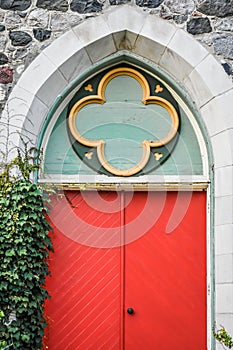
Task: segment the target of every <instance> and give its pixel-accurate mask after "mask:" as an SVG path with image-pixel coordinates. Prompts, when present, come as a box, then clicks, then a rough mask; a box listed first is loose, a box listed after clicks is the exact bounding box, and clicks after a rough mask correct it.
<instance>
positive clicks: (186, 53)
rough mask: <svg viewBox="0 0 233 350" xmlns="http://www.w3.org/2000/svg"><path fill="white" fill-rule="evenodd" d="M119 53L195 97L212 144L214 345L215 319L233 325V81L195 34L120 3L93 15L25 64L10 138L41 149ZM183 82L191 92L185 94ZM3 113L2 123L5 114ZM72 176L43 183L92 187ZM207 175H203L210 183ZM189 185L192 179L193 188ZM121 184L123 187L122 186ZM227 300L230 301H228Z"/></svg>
mask: <svg viewBox="0 0 233 350" xmlns="http://www.w3.org/2000/svg"><path fill="white" fill-rule="evenodd" d="M97 28H98V30H97ZM87 34H88V35H87ZM181 43H182V45H180V44H181ZM63 47H66V50H63V49H62V48H63ZM119 56H120V57H127V60H128V59H129V61H130V62H131V61H132V60H136V61H137V63H136V65H139V66H140V65H141V62H143V64H145V65H147V68H148V69H149V70H150V67H151V68H153V69H155V70H156V71H159V73H160V74H161V75H162V77H163V79H164V81H165V82H169V86H172V87H173V89H174V91H176V97H177V98H180V96H182V98H181V100H183V101H185V102H186V103H188V104H189V103H190V101H193V102H194V105H192V104H190V105H189V107H190V108H191V112H192V113H191V114H193V115H195V118H194V119H196V121H198V124H199V127H201V134H202V135H204V136H205V140H204V141H201V142H200V143H199V144H202V143H203V144H205V145H206V147H207V148H208V157H202V159H203V160H204V163H205V159H207V158H208V159H209V165H208V164H206V166H205V169H206V174H210V177H209V176H207V178H208V181H210V186H211V187H210V186H209V187H208V190H207V193H208V195H209V196H207V200H208V201H209V199H211V200H210V202H209V203H208V205H207V208H209V209H208V210H209V211H210V216H209V218H208V222H207V228H208V229H207V235H208V237H207V242H208V247H209V248H207V272H208V273H207V279H208V283H207V286H208V293H207V294H208V298H207V301H208V300H209V302H208V303H207V304H208V312H207V314H208V315H209V317H208V322H207V328H208V329H207V334H208V347H209V348H211V329H212V325H213V321H214V320H215V319H216V320H217V323H223V322H224V324H227V322H228V324H229V327H230V326H231V321H230V320H231V317H232V316H231V315H232V303H231V296H232V282H231V280H230V279H229V275H228V273H226V271H225V261H226V260H228V259H231V255H232V251H231V250H230V247H231V245H232V235H231V231H232V211H231V210H230V209H229V210H224V211H223V210H222V208H223V207H224V208H227V209H228V208H232V138H231V137H230V133H231V128H232V120H231V118H228V116H229V110H230V109H231V104H232V102H231V101H232V82H231V80H230V79H229V78H227V76H226V75H225V73H224V71H223V70H222V67H221V65H220V64H218V62H217V61H216V60H215V58H214V57H213V56H212V55H211V54H210V53H209V52H208V51H206V50H205V49H204V47H203V46H201V44H200V43H199V42H197V41H196V40H195V39H194V37H192V36H189V35H188V34H187V33H185V32H184V31H183V30H182V29H180V28H178V27H176V26H174V25H172V24H171V23H168V22H166V21H164V20H162V19H161V18H158V17H156V16H154V17H152V16H150V15H149V16H147V15H146V14H145V13H144V12H143V11H141V10H140V9H135V8H133V7H132V6H128V5H123V6H121V7H119V8H114V9H112V10H111V11H110V12H109V13H104V14H101V15H100V16H98V19H96V18H95V19H93V18H90V19H88V20H86V21H84V22H82V23H81V24H80V25H78V26H77V27H76V28H73V29H72V30H70V31H69V32H67V33H66V34H65V35H63V36H61V37H60V38H58V39H57V40H55V42H54V43H52V44H51V45H50V46H49V47H47V48H45V49H44V50H43V52H42V53H41V54H40V55H38V57H37V58H36V59H35V60H34V61H33V62H32V63H31V64H30V66H29V67H28V68H27V69H26V71H25V72H24V73H23V75H22V77H21V78H20V79H19V81H18V83H17V85H16V86H15V88H14V89H13V91H12V93H11V96H10V98H9V111H10V114H11V115H10V117H11V118H10V120H11V122H10V125H9V126H10V135H11V136H12V135H13V136H12V138H11V136H10V140H9V141H10V142H11V143H12V144H13V145H16V146H20V137H19V136H20V135H21V136H23V137H24V136H26V137H28V138H29V139H30V140H31V142H32V145H34V146H35V145H37V146H38V145H39V146H40V145H41V140H42V138H43V139H44V140H45V139H46V135H47V134H48V135H50V133H51V129H52V128H53V126H52V124H50V130H49V128H48V121H50V119H51V118H53V120H54V122H55V121H56V120H57V117H58V116H59V115H60V113H61V111H62V110H63V109H64V106H66V104H67V102H68V101H70V99H71V98H72V97H73V94H75V89H76V87H78V86H79V84H81V82H82V81H83V80H85V79H86V77H88V76H89V74H90V71H92V72H93V69H94V70H95V68H97V70H98V69H99V68H101V69H102V68H103V67H104V66H105V64H106V62H110V61H111V60H112V62H114V60H115V58H116V57H119ZM138 61H139V62H140V64H138ZM99 65H100V66H101V67H100V66H99ZM41 67H43V69H41ZM32 76H33V77H34V79H33V80H32ZM167 77H169V79H167ZM171 77H173V79H172V78H171ZM181 87H182V89H184V90H183V91H185V93H182V89H181ZM177 92H180V94H179V93H178V94H177ZM54 101H55V102H54ZM2 118H3V121H4V114H3V116H2ZM194 129H195V130H196V131H197V134H199V131H198V129H199V128H195V126H194ZM44 132H45V135H44ZM47 140H48V138H47ZM199 141H200V140H199ZM43 145H44V146H45V145H46V143H45V144H43ZM219 145H221V147H219ZM223 150H224V152H223ZM213 171H214V173H215V178H214V177H213ZM74 175H75V174H73V175H72V176H73V177H70V175H69V174H66V176H65V177H64V176H63V177H62V176H60V175H59V174H58V173H57V174H53V176H52V177H48V178H44V179H42V178H41V179H40V181H41V182H43V181H44V182H46V181H47V182H48V181H49V179H51V182H54V183H58V182H60V183H62V184H63V185H65V186H64V187H67V185H68V184H72V183H74V182H75V183H76V184H77V183H80V184H81V187H82V186H84V187H86V182H87V183H88V184H89V185H90V188H91V186H92V184H93V183H92V182H91V181H90V178H89V177H88V176H87V175H85V176H84V177H83V176H82V175H78V176H76V177H75V176H74ZM207 178H206V176H204V178H202V180H203V182H204V183H206V179H207ZM74 179H75V180H74ZM182 179H183V183H185V178H184V177H180V178H179V182H180V181H181V180H182ZM164 180H165V179H164V177H163V178H162V182H163V185H161V183H160V185H159V186H158V187H159V188H160V189H161V188H165V187H166V186H165V187H164V183H166V182H167V183H169V181H164ZM167 180H168V179H167ZM170 180H172V178H170ZM196 180H197V179H196V178H195V176H192V183H193V184H194V185H195V186H196V188H198V186H199V184H200V182H198V181H197V182H196ZM199 180H200V181H201V178H199ZM208 181H207V182H208ZM125 182H126V185H127V186H130V187H131V188H132V186H134V182H135V180H133V179H130V184H129V183H128V182H127V181H125ZM171 182H172V181H171ZM181 182H182V181H181ZM94 183H98V186H99V187H101V188H102V187H104V188H105V189H107V188H109V183H107V184H106V183H104V184H102V182H101V178H99V177H98V176H96V177H95V182H94ZM116 183H117V182H116ZM131 184H132V185H131ZM189 184H190V182H189V181H188V188H190V186H189ZM172 185H173V186H174V187H176V186H177V182H176V181H174V182H173V183H172ZM117 186H121V185H119V183H117ZM127 186H126V187H127ZM142 187H143V186H142ZM214 232H215V234H216V241H215V240H214ZM214 242H215V243H216V252H214ZM223 242H224V244H222V243H223ZM211 256H212V257H213V259H211ZM214 261H215V264H216V270H217V271H218V273H217V274H216V273H215V271H214V263H213V262H214ZM213 279H214V280H213ZM211 281H212V283H211ZM215 291H216V311H215V306H214V297H215ZM225 300H230V302H228V303H227V304H226V303H225ZM211 315H212V321H211ZM212 346H214V344H212Z"/></svg>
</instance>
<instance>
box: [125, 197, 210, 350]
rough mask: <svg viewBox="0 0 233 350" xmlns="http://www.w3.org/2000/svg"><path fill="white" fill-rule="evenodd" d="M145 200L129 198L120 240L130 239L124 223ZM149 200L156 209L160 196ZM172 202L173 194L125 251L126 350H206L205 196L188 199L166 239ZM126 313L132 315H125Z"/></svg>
mask: <svg viewBox="0 0 233 350" xmlns="http://www.w3.org/2000/svg"><path fill="white" fill-rule="evenodd" d="M145 196H146V194H145V193H140V192H138V193H135V194H134V199H133V201H132V202H131V204H130V205H129V206H127V207H126V212H125V218H126V232H125V235H126V239H127V235H128V234H130V235H132V233H130V232H129V230H130V226H129V225H127V223H129V222H130V221H131V220H132V219H133V218H134V217H135V211H138V212H140V211H143V208H144V206H145ZM153 196H154V207H156V206H158V205H159V201H163V199H164V198H163V194H161V193H154V194H153ZM182 196H183V197H184V202H187V201H185V196H186V194H185V193H183V194H182ZM175 202H176V193H172V192H168V193H167V195H166V204H165V205H164V209H163V211H162V214H161V215H160V217H159V220H158V221H157V222H156V223H155V224H154V225H153V226H152V228H151V229H150V230H149V231H148V232H147V233H145V234H144V235H143V236H142V237H141V238H139V239H138V240H136V241H135V242H133V243H131V244H128V245H126V246H125V281H126V282H125V349H126V350H132V349H134V350H141V349H143V348H144V349H147V350H153V349H157V348H158V349H159V350H167V349H173V350H186V349H189V350H197V349H198V350H206V263H205V261H206V235H205V231H206V222H205V205H206V204H205V203H206V199H205V193H203V192H197V193H193V196H192V199H191V202H190V204H189V207H188V208H187V212H186V213H185V215H184V218H183V220H182V222H181V223H180V225H179V227H178V228H176V229H175V230H174V231H173V232H172V233H170V234H167V233H165V232H166V225H167V222H168V220H169V216H170V214H171V211H172V209H173V207H174V205H175ZM151 215H153V211H152V212H151ZM144 226H145V221H144V220H143V218H142V220H141V229H142V230H143V228H144ZM127 229H128V231H127ZM128 307H132V308H134V309H135V314H134V315H129V314H127V308H128Z"/></svg>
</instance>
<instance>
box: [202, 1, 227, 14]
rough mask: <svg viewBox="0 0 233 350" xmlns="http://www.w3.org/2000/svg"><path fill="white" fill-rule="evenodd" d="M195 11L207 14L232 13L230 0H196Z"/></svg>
mask: <svg viewBox="0 0 233 350" xmlns="http://www.w3.org/2000/svg"><path fill="white" fill-rule="evenodd" d="M197 11H200V12H202V13H204V14H206V15H208V16H217V17H224V16H231V15H233V6H232V1H231V0H198V1H197Z"/></svg>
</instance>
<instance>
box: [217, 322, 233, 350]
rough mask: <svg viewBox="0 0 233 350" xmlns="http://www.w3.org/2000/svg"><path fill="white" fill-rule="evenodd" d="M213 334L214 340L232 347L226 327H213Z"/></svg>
mask: <svg viewBox="0 0 233 350" xmlns="http://www.w3.org/2000/svg"><path fill="white" fill-rule="evenodd" d="M213 335H214V337H215V339H216V340H218V341H219V342H220V343H221V344H222V345H223V346H225V347H227V348H228V349H231V348H232V347H233V340H232V337H231V336H230V334H229V333H228V332H227V331H226V329H225V328H224V327H223V326H221V328H220V329H217V330H216V329H215V328H214V329H213Z"/></svg>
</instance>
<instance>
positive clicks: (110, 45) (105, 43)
mask: <svg viewBox="0 0 233 350" xmlns="http://www.w3.org/2000/svg"><path fill="white" fill-rule="evenodd" d="M86 51H87V53H88V55H89V57H90V59H91V60H92V62H93V63H96V62H98V61H99V60H101V59H103V58H105V57H107V56H109V55H111V54H113V53H114V52H116V46H115V43H114V40H113V37H112V35H108V36H106V37H104V38H102V39H99V40H97V41H95V42H94V43H92V44H90V45H88V46H86Z"/></svg>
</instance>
